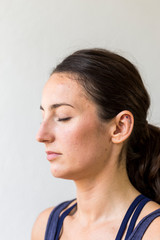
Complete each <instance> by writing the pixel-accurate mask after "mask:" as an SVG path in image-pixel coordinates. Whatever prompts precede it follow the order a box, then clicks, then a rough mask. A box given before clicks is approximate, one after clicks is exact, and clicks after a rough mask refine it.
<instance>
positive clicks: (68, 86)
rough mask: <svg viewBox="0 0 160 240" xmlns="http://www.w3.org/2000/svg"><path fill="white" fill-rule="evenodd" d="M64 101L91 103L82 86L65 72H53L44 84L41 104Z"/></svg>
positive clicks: (75, 103) (79, 103)
mask: <svg viewBox="0 0 160 240" xmlns="http://www.w3.org/2000/svg"><path fill="white" fill-rule="evenodd" d="M61 102H66V103H69V104H74V105H82V104H85V105H86V104H87V105H90V104H91V105H92V104H93V103H92V102H91V101H90V100H89V98H88V97H87V95H86V93H85V90H84V88H83V87H82V86H81V85H80V84H79V83H78V82H77V81H76V80H74V77H73V76H72V77H71V75H69V74H67V73H54V74H53V75H52V76H51V77H50V78H49V80H48V81H47V83H46V84H45V86H44V89H43V94H42V105H43V106H46V107H47V106H48V105H50V104H55V103H61Z"/></svg>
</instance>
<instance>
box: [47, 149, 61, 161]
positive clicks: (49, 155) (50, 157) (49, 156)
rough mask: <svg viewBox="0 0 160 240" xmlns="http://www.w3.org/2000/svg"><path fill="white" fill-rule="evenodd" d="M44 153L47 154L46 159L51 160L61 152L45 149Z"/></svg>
mask: <svg viewBox="0 0 160 240" xmlns="http://www.w3.org/2000/svg"><path fill="white" fill-rule="evenodd" d="M46 154H47V160H48V161H52V160H54V159H56V158H57V157H59V156H60V155H62V154H61V153H57V152H51V151H46Z"/></svg>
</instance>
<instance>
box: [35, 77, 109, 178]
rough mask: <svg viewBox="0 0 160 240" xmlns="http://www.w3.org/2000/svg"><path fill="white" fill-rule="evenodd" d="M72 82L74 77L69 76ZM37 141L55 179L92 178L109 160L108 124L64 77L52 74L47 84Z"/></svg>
mask: <svg viewBox="0 0 160 240" xmlns="http://www.w3.org/2000/svg"><path fill="white" fill-rule="evenodd" d="M72 78H73V76H72ZM41 110H42V116H43V121H42V123H41V126H40V129H39V132H38V134H37V140H38V141H39V142H43V143H44V144H45V151H46V153H47V159H48V160H49V162H50V165H51V172H52V174H53V175H54V176H55V177H60V178H66V179H73V180H77V179H80V178H85V177H92V176H95V174H98V173H99V172H100V171H102V170H103V169H104V167H105V166H106V162H107V160H108V158H109V157H110V148H111V147H110V144H111V140H110V136H109V123H103V122H102V121H101V120H100V119H99V118H98V116H97V108H96V105H95V104H94V103H93V102H92V101H91V100H89V98H88V97H87V96H86V95H85V90H84V89H83V87H82V86H81V85H80V84H79V83H78V82H77V81H75V80H73V79H71V78H70V77H69V75H68V74H67V73H54V74H53V75H52V76H51V77H50V79H49V80H48V82H47V83H46V85H45V87H44V90H43V95H42V103H41Z"/></svg>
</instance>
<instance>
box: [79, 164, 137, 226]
mask: <svg viewBox="0 0 160 240" xmlns="http://www.w3.org/2000/svg"><path fill="white" fill-rule="evenodd" d="M111 169H114V170H111ZM75 184H76V187H77V206H78V208H77V214H76V215H77V217H78V218H79V220H80V221H81V222H82V223H83V224H89V223H93V222H97V221H99V220H103V219H105V220H106V219H113V218H115V217H116V218H122V216H124V214H125V212H126V209H127V208H128V207H129V205H130V204H131V202H132V201H133V200H134V198H135V197H136V196H137V195H138V194H139V193H138V191H137V190H136V189H135V188H134V187H133V186H132V185H131V183H130V181H129V179H128V176H127V173H126V169H125V167H124V166H121V167H119V168H118V169H117V168H108V171H106V170H105V169H104V171H103V173H102V172H101V174H100V175H97V176H94V178H90V179H88V178H87V180H85V179H83V180H77V181H75Z"/></svg>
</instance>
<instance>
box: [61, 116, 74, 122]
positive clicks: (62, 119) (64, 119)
mask: <svg viewBox="0 0 160 240" xmlns="http://www.w3.org/2000/svg"><path fill="white" fill-rule="evenodd" d="M70 119H71V117H67V118H58V121H59V122H60V121H68V120H70Z"/></svg>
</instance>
